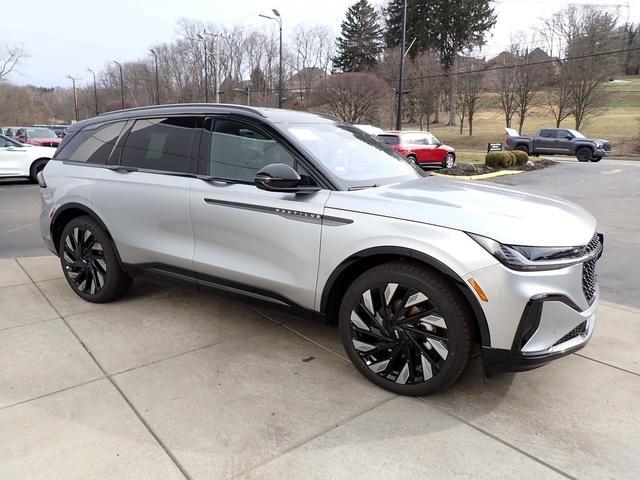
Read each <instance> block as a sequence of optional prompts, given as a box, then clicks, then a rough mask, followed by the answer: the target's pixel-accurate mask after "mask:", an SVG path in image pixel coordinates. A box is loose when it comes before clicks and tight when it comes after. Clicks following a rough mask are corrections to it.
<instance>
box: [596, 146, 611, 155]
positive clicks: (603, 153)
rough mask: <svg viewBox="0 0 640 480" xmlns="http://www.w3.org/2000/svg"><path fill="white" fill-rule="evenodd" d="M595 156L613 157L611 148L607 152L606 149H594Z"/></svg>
mask: <svg viewBox="0 0 640 480" xmlns="http://www.w3.org/2000/svg"><path fill="white" fill-rule="evenodd" d="M593 155H594V156H595V157H608V156H610V155H611V148H609V150H605V149H604V148H594V150H593Z"/></svg>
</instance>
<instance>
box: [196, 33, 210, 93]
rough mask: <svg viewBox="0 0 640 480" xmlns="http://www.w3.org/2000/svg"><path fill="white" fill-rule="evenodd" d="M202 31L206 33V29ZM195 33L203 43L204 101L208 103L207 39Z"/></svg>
mask: <svg viewBox="0 0 640 480" xmlns="http://www.w3.org/2000/svg"><path fill="white" fill-rule="evenodd" d="M202 33H203V34H205V35H206V34H207V31H206V30H203V31H202ZM197 35H198V38H199V39H200V40H202V43H203V44H204V103H209V62H208V60H207V58H208V57H209V54H208V52H207V39H206V38H205V37H203V36H202V35H200V34H199V33H198V34H197Z"/></svg>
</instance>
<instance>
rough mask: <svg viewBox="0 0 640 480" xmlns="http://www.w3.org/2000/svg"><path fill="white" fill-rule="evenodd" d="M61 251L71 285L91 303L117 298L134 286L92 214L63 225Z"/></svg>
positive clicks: (64, 267) (64, 268)
mask: <svg viewBox="0 0 640 480" xmlns="http://www.w3.org/2000/svg"><path fill="white" fill-rule="evenodd" d="M58 252H59V254H60V263H61V264H62V270H63V272H64V276H65V278H66V279H67V282H68V283H69V286H70V287H71V288H72V289H73V290H74V291H75V292H76V294H78V295H79V296H80V297H82V298H83V299H85V300H87V301H89V302H94V303H104V302H109V301H111V300H115V299H117V298H119V297H121V296H122V295H124V294H125V293H126V292H127V290H128V289H129V287H130V286H131V283H132V279H131V277H129V276H128V275H127V274H126V272H125V271H124V270H123V269H122V266H121V265H120V261H119V260H118V256H117V253H116V248H115V245H114V243H113V240H111V238H110V237H109V235H108V234H107V233H106V232H105V231H104V230H103V229H102V228H101V227H100V225H98V224H97V223H96V222H95V221H94V220H93V219H92V218H91V217H88V216H83V217H77V218H74V219H72V220H71V221H70V222H69V223H68V224H67V225H66V226H65V227H64V229H63V231H62V235H61V236H60V245H59V249H58Z"/></svg>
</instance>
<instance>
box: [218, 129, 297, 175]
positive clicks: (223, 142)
mask: <svg viewBox="0 0 640 480" xmlns="http://www.w3.org/2000/svg"><path fill="white" fill-rule="evenodd" d="M272 163H284V164H287V165H290V166H291V167H292V168H296V166H297V165H296V163H297V162H296V159H295V157H294V156H293V155H292V154H290V153H289V152H288V151H287V150H286V149H285V148H284V147H283V146H282V145H280V144H279V143H278V142H277V141H276V140H275V139H274V138H272V137H270V136H268V135H267V134H265V133H263V132H262V131H260V130H258V129H256V128H254V127H253V126H251V125H249V124H246V123H244V122H239V121H236V120H226V119H216V120H215V121H214V125H213V134H212V136H211V148H210V152H209V174H210V175H213V176H215V177H221V178H228V179H232V180H237V181H240V182H253V179H254V177H255V176H256V173H258V172H259V171H260V170H261V169H262V168H264V167H266V166H267V165H269V164H272ZM298 172H300V169H298ZM303 174H304V172H303V173H301V176H302V175H303Z"/></svg>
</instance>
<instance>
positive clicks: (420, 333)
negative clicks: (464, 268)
mask: <svg viewBox="0 0 640 480" xmlns="http://www.w3.org/2000/svg"><path fill="white" fill-rule="evenodd" d="M383 277H386V278H387V279H388V280H386V281H380V279H381V278H383ZM470 325H471V322H470V318H469V316H468V309H467V308H466V304H465V303H464V300H463V299H461V298H460V295H459V293H458V292H456V291H455V290H454V287H452V286H451V285H449V283H448V282H447V281H445V280H444V279H443V278H442V277H440V276H439V275H437V274H436V273H435V272H433V271H432V270H429V269H425V268H423V267H422V266H420V265H416V264H410V263H408V262H407V263H406V264H404V263H401V262H396V263H389V264H383V265H380V266H378V267H375V268H373V269H372V270H369V271H368V272H365V274H363V275H362V276H361V277H360V278H358V279H357V280H356V282H354V284H353V285H352V286H351V287H350V288H349V289H348V290H347V293H346V294H345V298H344V299H343V303H342V305H341V308H340V330H341V332H340V333H341V339H342V342H343V346H344V347H345V350H346V351H347V354H348V355H349V357H350V359H351V361H352V362H353V363H354V365H355V366H356V367H358V369H359V370H360V371H361V373H362V374H363V375H364V376H365V377H367V378H368V379H369V380H371V381H372V382H374V383H376V384H377V385H379V386H381V387H383V388H386V389H388V390H391V391H394V392H396V393H400V394H403V395H426V394H429V393H433V392H435V391H437V390H440V389H443V388H446V387H448V386H449V385H451V384H452V383H453V382H454V381H455V380H456V379H457V378H458V376H459V375H460V374H461V373H462V371H463V370H464V368H465V367H466V364H467V362H468V360H469V357H470V355H471V332H472V328H471V326H470Z"/></svg>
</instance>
